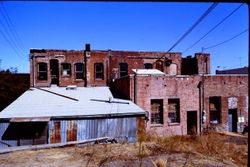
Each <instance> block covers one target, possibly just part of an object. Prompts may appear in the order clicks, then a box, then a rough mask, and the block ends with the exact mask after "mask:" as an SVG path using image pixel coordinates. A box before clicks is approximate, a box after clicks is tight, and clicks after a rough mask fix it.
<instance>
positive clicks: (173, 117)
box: [168, 99, 180, 123]
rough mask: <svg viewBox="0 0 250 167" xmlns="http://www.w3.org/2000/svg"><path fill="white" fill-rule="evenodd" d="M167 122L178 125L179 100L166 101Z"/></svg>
mask: <svg viewBox="0 0 250 167" xmlns="http://www.w3.org/2000/svg"><path fill="white" fill-rule="evenodd" d="M168 122H169V123H180V100H179V99H168Z"/></svg>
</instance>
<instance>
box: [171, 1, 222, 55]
mask: <svg viewBox="0 0 250 167" xmlns="http://www.w3.org/2000/svg"><path fill="white" fill-rule="evenodd" d="M217 5H218V3H217V2H216V3H215V2H214V3H213V4H212V5H211V6H210V7H209V8H208V9H207V10H206V11H205V13H203V15H201V17H200V18H199V19H198V20H197V21H196V22H195V23H194V24H193V25H192V26H191V27H190V28H189V29H188V30H187V31H186V32H185V33H184V34H183V35H182V36H181V37H180V38H179V39H178V40H177V41H176V42H175V44H174V45H173V46H172V47H170V49H169V50H168V51H167V52H170V51H171V50H172V49H173V48H174V47H176V45H178V44H179V43H180V42H181V41H182V40H183V39H184V38H185V37H186V36H187V35H188V34H189V33H191V31H192V30H193V29H194V28H195V27H196V26H197V25H198V24H199V23H200V22H201V21H202V20H203V19H204V18H205V17H206V16H207V15H208V14H209V13H210V12H211V11H212V10H213V9H214V8H215V7H216V6H217Z"/></svg>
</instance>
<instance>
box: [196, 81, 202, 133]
mask: <svg viewBox="0 0 250 167" xmlns="http://www.w3.org/2000/svg"><path fill="white" fill-rule="evenodd" d="M201 85H202V81H200V82H199V83H198V86H197V87H198V88H199V118H200V119H199V134H201V124H202V111H201V110H202V109H201Z"/></svg>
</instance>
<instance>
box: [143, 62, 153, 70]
mask: <svg viewBox="0 0 250 167" xmlns="http://www.w3.org/2000/svg"><path fill="white" fill-rule="evenodd" d="M144 68H145V69H152V68H153V65H152V64H151V63H145V64H144Z"/></svg>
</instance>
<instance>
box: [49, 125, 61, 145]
mask: <svg viewBox="0 0 250 167" xmlns="http://www.w3.org/2000/svg"><path fill="white" fill-rule="evenodd" d="M49 129H50V134H49V139H50V141H49V143H60V142H61V134H60V131H61V122H60V121H53V122H51V123H50V127H49Z"/></svg>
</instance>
